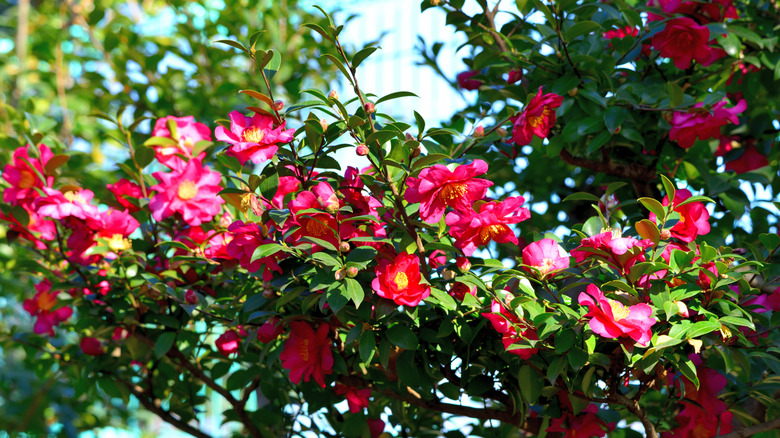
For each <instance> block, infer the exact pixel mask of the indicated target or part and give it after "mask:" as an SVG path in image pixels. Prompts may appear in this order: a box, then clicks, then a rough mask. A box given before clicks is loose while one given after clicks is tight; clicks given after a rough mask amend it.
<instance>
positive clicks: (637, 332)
mask: <svg viewBox="0 0 780 438" xmlns="http://www.w3.org/2000/svg"><path fill="white" fill-rule="evenodd" d="M577 302H578V303H579V304H580V305H581V306H588V313H587V314H586V315H585V316H586V317H588V316H590V317H592V318H591V320H590V322H588V326H589V327H590V329H591V330H593V332H594V333H596V334H597V335H601V336H603V337H605V338H610V339H618V338H625V337H629V338H631V339H633V340H634V341H636V342H638V343H640V344H642V346H647V344H648V342H650V336H651V333H650V327H652V325H653V324H655V323H656V322H657V320H656V319H655V318H653V309H652V308H651V307H650V306H649V305H647V304H644V303H640V304H634V305H633V306H625V305H624V304H623V303H621V302H620V301H617V300H613V299H610V298H607V297H605V296H604V293H603V292H601V290H600V289H599V288H598V287H596V285H595V284H589V285H588V289H587V293H586V292H582V293H580V295H579V297H578V298H577Z"/></svg>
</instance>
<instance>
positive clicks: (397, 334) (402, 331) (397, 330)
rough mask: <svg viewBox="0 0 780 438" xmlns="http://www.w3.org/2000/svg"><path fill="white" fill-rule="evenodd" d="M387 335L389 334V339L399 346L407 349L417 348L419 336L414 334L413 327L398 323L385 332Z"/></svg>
mask: <svg viewBox="0 0 780 438" xmlns="http://www.w3.org/2000/svg"><path fill="white" fill-rule="evenodd" d="M385 336H387V339H388V340H389V341H390V342H392V343H393V345H395V346H397V347H400V348H403V349H405V350H416V349H417V344H418V343H417V336H416V335H415V334H414V332H413V331H412V329H410V328H409V327H407V326H405V325H402V324H396V325H394V326H392V327H390V328H389V329H388V330H387V331H386V332H385Z"/></svg>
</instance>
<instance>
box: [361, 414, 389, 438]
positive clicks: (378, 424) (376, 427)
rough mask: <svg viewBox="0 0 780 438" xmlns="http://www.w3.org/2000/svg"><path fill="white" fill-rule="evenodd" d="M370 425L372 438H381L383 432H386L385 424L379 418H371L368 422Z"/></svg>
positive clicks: (369, 429)
mask: <svg viewBox="0 0 780 438" xmlns="http://www.w3.org/2000/svg"><path fill="white" fill-rule="evenodd" d="M366 423H368V431H369V433H370V434H371V438H379V436H380V435H382V432H384V431H385V422H384V421H382V420H380V419H379V418H369V419H368V420H366Z"/></svg>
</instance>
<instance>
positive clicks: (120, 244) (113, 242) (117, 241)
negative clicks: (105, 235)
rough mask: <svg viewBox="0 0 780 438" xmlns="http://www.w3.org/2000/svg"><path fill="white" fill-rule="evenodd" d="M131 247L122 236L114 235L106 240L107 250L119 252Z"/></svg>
mask: <svg viewBox="0 0 780 438" xmlns="http://www.w3.org/2000/svg"><path fill="white" fill-rule="evenodd" d="M131 247H132V244H131V243H130V241H129V240H127V239H125V238H124V236H122V235H121V234H114V235H113V236H111V238H110V239H108V248H109V249H111V251H114V252H119V251H125V250H128V249H130V248H131Z"/></svg>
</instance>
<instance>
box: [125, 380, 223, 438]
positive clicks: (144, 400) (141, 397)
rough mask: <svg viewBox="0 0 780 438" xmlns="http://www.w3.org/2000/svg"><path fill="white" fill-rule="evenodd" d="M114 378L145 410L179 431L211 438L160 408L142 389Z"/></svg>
mask: <svg viewBox="0 0 780 438" xmlns="http://www.w3.org/2000/svg"><path fill="white" fill-rule="evenodd" d="M112 377H113V378H115V379H116V380H117V381H118V382H119V383H121V384H123V385H125V387H127V389H128V390H129V391H130V392H131V393H132V394H133V395H134V396H135V398H137V399H138V401H139V402H141V404H142V405H143V406H144V408H146V409H147V410H148V411H150V412H152V413H154V414H155V415H157V416H158V417H160V418H161V419H162V420H163V421H165V422H166V423H168V424H171V425H173V426H175V427H176V428H177V429H179V430H182V431H184V432H187V433H188V434H190V435H192V436H196V437H198V438H211V435H208V434H206V433H204V432H202V431H200V430H199V429H196V428H195V427H193V426H190V425H189V424H187V423H185V422H184V421H182V420H181V419H179V418H176V417H174V416H173V415H172V414H171V413H170V412H168V411H166V410H165V409H163V408H161V407H160V406H157V404H156V403H154V401H152V400H149V398H148V397H147V396H146V394H144V392H143V391H142V390H141V388H140V387H138V386H134V385H133V384H131V383H130V382H126V381H124V380H122V379H120V378H119V377H117V376H114V375H112Z"/></svg>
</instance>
